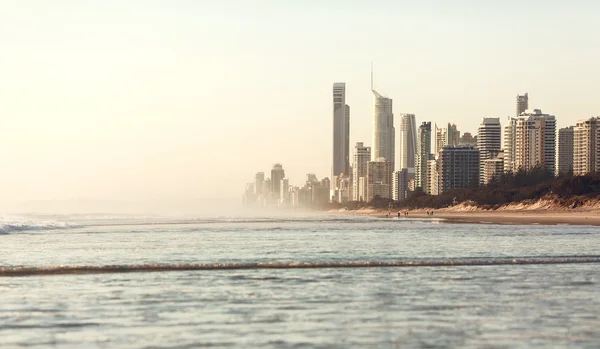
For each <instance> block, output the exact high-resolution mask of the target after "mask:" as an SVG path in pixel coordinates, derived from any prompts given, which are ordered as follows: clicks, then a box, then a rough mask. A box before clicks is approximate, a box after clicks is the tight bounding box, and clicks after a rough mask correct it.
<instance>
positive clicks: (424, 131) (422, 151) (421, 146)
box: [415, 122, 431, 192]
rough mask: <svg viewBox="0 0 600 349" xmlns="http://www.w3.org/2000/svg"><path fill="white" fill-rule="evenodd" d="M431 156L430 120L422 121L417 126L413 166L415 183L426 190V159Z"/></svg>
mask: <svg viewBox="0 0 600 349" xmlns="http://www.w3.org/2000/svg"><path fill="white" fill-rule="evenodd" d="M430 158H431V122H423V123H422V124H421V126H419V130H418V140H417V163H416V168H415V185H416V186H417V187H420V188H422V189H423V191H425V192H427V191H428V189H427V161H429V160H430Z"/></svg>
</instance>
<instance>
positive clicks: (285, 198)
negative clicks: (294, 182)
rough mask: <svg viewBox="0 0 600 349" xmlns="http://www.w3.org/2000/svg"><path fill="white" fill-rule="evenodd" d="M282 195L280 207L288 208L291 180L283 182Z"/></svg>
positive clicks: (285, 179)
mask: <svg viewBox="0 0 600 349" xmlns="http://www.w3.org/2000/svg"><path fill="white" fill-rule="evenodd" d="M279 192H280V193H281V195H280V198H279V206H287V205H288V203H289V199H290V180H289V179H287V178H284V179H282V180H281V189H280V191H279Z"/></svg>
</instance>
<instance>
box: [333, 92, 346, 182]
mask: <svg viewBox="0 0 600 349" xmlns="http://www.w3.org/2000/svg"><path fill="white" fill-rule="evenodd" d="M332 171H333V176H338V175H340V174H342V173H345V174H349V172H350V107H349V106H348V105H347V104H346V84H345V83H343V82H336V83H335V84H333V167H332Z"/></svg>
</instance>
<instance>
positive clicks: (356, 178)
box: [352, 142, 371, 201]
mask: <svg viewBox="0 0 600 349" xmlns="http://www.w3.org/2000/svg"><path fill="white" fill-rule="evenodd" d="M369 161H371V147H365V146H364V145H363V143H362V142H357V143H356V146H355V147H354V162H353V163H352V200H354V201H365V200H366V199H367V195H366V192H367V190H366V189H367V188H364V180H363V181H362V183H363V185H361V180H360V179H361V178H363V177H364V178H366V177H367V166H368V164H369Z"/></svg>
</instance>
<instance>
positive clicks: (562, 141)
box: [556, 126, 575, 175]
mask: <svg viewBox="0 0 600 349" xmlns="http://www.w3.org/2000/svg"><path fill="white" fill-rule="evenodd" d="M574 129H575V128H574V127H573V126H570V127H564V128H561V129H560V130H558V143H557V144H556V147H557V149H556V174H557V175H563V174H572V173H573V152H574V151H575V148H574V136H575V134H574Z"/></svg>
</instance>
